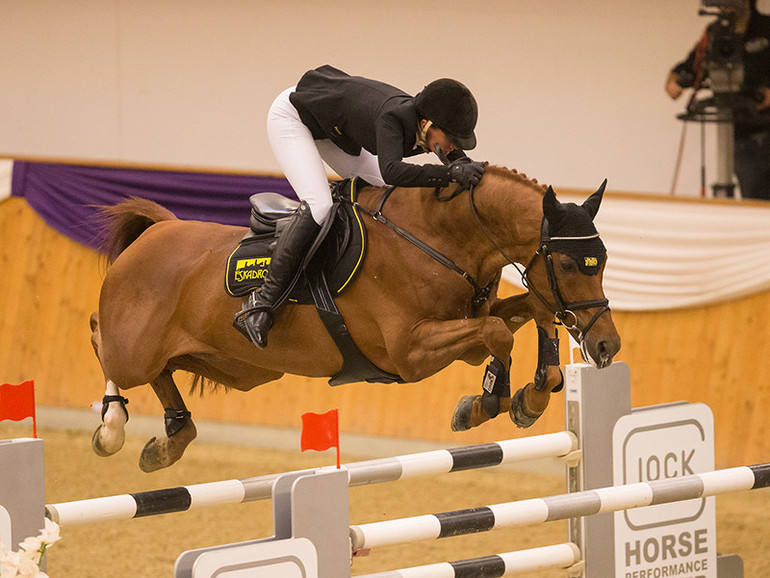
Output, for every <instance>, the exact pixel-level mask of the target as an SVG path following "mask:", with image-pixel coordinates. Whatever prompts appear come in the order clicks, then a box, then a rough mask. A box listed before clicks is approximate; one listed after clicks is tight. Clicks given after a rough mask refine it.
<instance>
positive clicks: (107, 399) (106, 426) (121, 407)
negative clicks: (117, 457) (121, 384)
mask: <svg viewBox="0 0 770 578" xmlns="http://www.w3.org/2000/svg"><path fill="white" fill-rule="evenodd" d="M127 403H128V400H127V399H126V398H125V397H123V396H121V395H120V393H119V392H118V386H117V385H115V384H114V383H113V382H112V381H109V380H108V381H107V390H106V392H105V394H104V397H103V398H102V423H101V425H99V427H98V428H96V431H95V432H94V435H93V436H92V437H91V447H92V448H93V450H94V452H95V453H96V455H98V456H102V457H106V456H111V455H112V454H114V453H116V452H117V451H118V450H119V449H120V448H122V447H123V442H125V441H126V430H125V426H126V422H127V421H128V410H127V409H126V404H127Z"/></svg>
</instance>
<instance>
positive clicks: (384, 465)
mask: <svg viewBox="0 0 770 578" xmlns="http://www.w3.org/2000/svg"><path fill="white" fill-rule="evenodd" d="M577 445H578V442H577V438H576V437H575V435H574V434H573V433H571V432H566V431H565V432H557V433H553V434H545V435H540V436H533V437H529V438H520V439H512V440H505V441H499V442H493V443H487V444H478V445H470V446H463V447H457V448H450V449H445V450H435V451H430V452H421V453H415V454H407V455H402V456H395V457H390V458H382V459H376V460H367V461H362V462H353V463H350V464H343V465H342V469H343V470H347V476H348V485H349V486H362V485H367V484H375V483H383V482H390V481H396V480H405V479H409V478H415V477H420V476H427V475H434V474H444V473H450V472H458V471H465V470H471V469H479V468H487V467H493V466H498V465H501V464H512V463H517V462H522V461H527V460H535V459H544V458H563V459H569V457H570V456H571V455H572V454H573V453H574V452H575V451H576V450H577ZM335 469H336V468H335V467H333V466H330V467H328V468H318V469H316V470H298V471H295V472H287V473H283V474H270V475H266V476H259V477H253V478H245V479H241V480H225V481H221V482H210V483H205V484H194V485H190V486H181V487H176V488H166V489H161V490H150V491H146V492H138V493H135V494H121V495H117V496H107V497H102V498H91V499H87V500H76V501H72V502H61V503H58V504H48V505H46V507H45V509H46V515H47V516H48V517H49V518H50V519H51V520H53V521H54V522H56V523H58V524H59V525H60V526H74V525H79V524H88V523H91V522H98V521H103V520H120V519H130V518H140V517H145V516H155V515H159V514H168V513H172V512H184V511H187V510H191V509H193V508H200V507H204V506H214V505H221V504H234V503H245V502H253V501H258V500H266V499H270V498H271V496H272V488H273V485H274V483H275V481H276V480H277V479H278V478H280V477H281V476H285V475H287V474H290V475H293V474H301V473H309V472H313V471H325V470H335Z"/></svg>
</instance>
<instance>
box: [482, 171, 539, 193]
mask: <svg viewBox="0 0 770 578" xmlns="http://www.w3.org/2000/svg"><path fill="white" fill-rule="evenodd" d="M487 173H490V174H492V175H497V176H500V177H503V178H506V179H509V180H513V181H516V182H518V183H521V184H524V185H526V186H529V187H531V188H533V189H535V190H537V191H539V192H540V194H543V195H544V194H545V191H546V189H547V188H548V187H547V186H545V185H541V184H540V183H538V182H537V179H530V178H529V177H527V175H525V174H524V173H520V172H518V171H517V170H516V169H509V168H507V167H503V166H497V165H489V166H487V168H486V169H485V171H484V174H487Z"/></svg>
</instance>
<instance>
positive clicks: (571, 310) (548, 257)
mask: <svg viewBox="0 0 770 578" xmlns="http://www.w3.org/2000/svg"><path fill="white" fill-rule="evenodd" d="M468 196H469V198H470V204H471V212H472V213H473V216H474V217H475V218H476V222H477V223H478V225H479V228H480V229H481V230H482V232H483V233H484V235H485V236H486V237H487V239H488V240H489V241H490V242H491V243H492V245H493V246H494V247H495V249H497V251H498V252H499V253H500V254H501V255H502V256H503V257H504V258H505V259H506V260H507V261H508V262H509V263H510V264H511V265H513V266H514V267H515V268H516V270H517V271H518V272H519V275H521V282H522V284H523V285H524V288H525V289H527V290H528V291H531V292H532V294H533V295H535V297H537V298H538V299H539V300H540V301H541V302H542V303H543V305H545V307H546V308H547V309H548V310H549V311H550V312H551V313H553V315H554V317H555V318H556V320H557V321H558V322H559V323H560V324H561V325H563V326H564V327H565V328H566V329H568V330H570V331H574V332H577V334H578V336H577V341H578V343H579V344H582V343H583V340H584V339H585V337H586V335H588V332H589V331H590V330H591V328H592V327H593V326H594V324H595V323H596V321H597V320H598V319H599V317H601V316H602V315H603V314H604V313H605V312H606V311H609V310H610V305H609V303H610V302H609V299H606V298H605V299H592V300H588V301H574V302H566V301H565V300H564V297H563V296H562V293H561V289H560V288H559V282H558V279H557V278H556V271H555V270H554V266H553V255H552V253H551V247H550V245H551V243H552V242H553V241H585V240H589V239H598V238H599V233H595V234H593V235H586V236H581V237H551V235H550V232H549V226H548V219H546V218H545V216H543V220H542V221H541V223H540V244H539V247H538V249H537V251H535V254H534V255H533V256H532V258H531V259H530V260H529V263H528V264H527V266H526V267H525V268H524V269H522V268H521V266H520V265H519V264H518V263H517V262H516V261H514V260H513V259H511V258H510V257H509V256H508V254H507V253H506V252H505V250H503V248H502V247H500V245H499V244H498V243H497V241H496V240H495V238H494V237H493V236H492V234H491V233H490V232H489V229H488V228H487V227H486V225H485V224H484V222H483V221H482V220H481V216H480V215H479V212H478V209H477V208H476V203H475V201H474V200H473V187H471V188H470V190H469V195H468ZM538 257H542V258H543V263H544V265H545V272H546V277H547V278H548V286H549V288H550V290H551V297H553V303H551V302H549V301H548V299H546V297H545V296H544V295H543V294H542V293H541V292H540V291H538V290H537V288H536V287H535V285H534V284H533V283H532V282H531V281H530V279H529V273H530V271H531V270H532V267H533V266H534V265H535V263H536V262H537V260H538ZM594 307H596V308H598V309H597V311H596V313H594V316H593V317H592V318H591V320H590V321H589V322H588V323H587V324H586V325H585V326H584V327H580V325H579V323H578V318H577V315H576V314H575V311H580V310H582V309H592V308H594Z"/></svg>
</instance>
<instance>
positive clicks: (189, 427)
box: [139, 370, 197, 472]
mask: <svg viewBox="0 0 770 578" xmlns="http://www.w3.org/2000/svg"><path fill="white" fill-rule="evenodd" d="M151 385H152V389H153V390H154V391H155V395H157V396H158V399H159V400H160V403H161V404H163V409H164V410H165V425H166V437H163V438H157V437H153V438H152V439H151V440H150V441H148V442H147V444H146V445H145V446H144V449H143V450H142V455H141V456H140V458H139V467H140V468H141V469H142V471H143V472H154V471H156V470H160V469H162V468H167V467H168V466H170V465H171V464H173V463H174V462H176V461H177V460H178V459H179V458H181V457H182V454H184V451H185V449H186V448H187V446H188V445H190V442H192V441H193V440H194V439H195V436H196V435H197V430H196V429H195V424H193V422H192V418H191V417H190V412H189V411H187V407H186V406H185V404H184V401H183V400H182V396H181V395H180V393H179V390H178V389H177V387H176V384H175V383H174V379H173V377H172V376H171V372H170V371H168V370H165V371H163V372H162V373H161V374H160V375H159V376H158V377H157V378H156V379H154V380H153V381H152V382H151Z"/></svg>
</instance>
